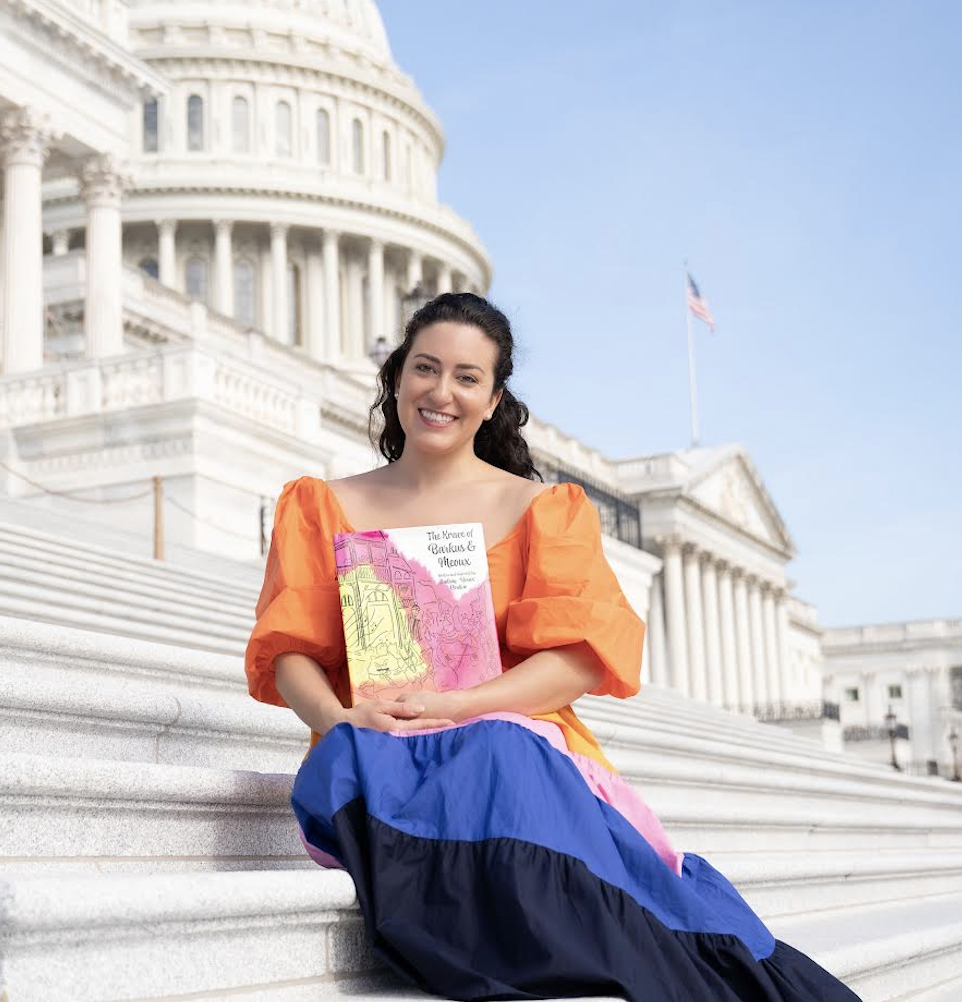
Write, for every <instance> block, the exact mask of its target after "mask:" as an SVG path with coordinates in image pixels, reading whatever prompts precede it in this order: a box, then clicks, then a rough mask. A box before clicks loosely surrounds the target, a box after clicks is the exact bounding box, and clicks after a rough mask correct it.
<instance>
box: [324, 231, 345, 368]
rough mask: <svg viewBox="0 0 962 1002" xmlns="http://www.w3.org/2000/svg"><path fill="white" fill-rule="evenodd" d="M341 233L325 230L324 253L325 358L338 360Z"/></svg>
mask: <svg viewBox="0 0 962 1002" xmlns="http://www.w3.org/2000/svg"><path fill="white" fill-rule="evenodd" d="M339 237H340V234H339V233H338V232H337V231H336V230H325V231H324V241H323V248H322V253H323V255H324V359H325V361H327V362H336V361H337V360H338V359H339V358H340V357H341V278H340V271H341V264H340V254H339V249H338V239H339Z"/></svg>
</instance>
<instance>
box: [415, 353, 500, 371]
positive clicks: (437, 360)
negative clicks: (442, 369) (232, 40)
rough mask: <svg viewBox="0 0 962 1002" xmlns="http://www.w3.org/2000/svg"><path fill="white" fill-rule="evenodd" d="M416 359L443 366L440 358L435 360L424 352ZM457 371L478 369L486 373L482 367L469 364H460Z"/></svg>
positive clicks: (417, 355)
mask: <svg viewBox="0 0 962 1002" xmlns="http://www.w3.org/2000/svg"><path fill="white" fill-rule="evenodd" d="M414 357H415V358H426V359H429V360H430V361H432V362H437V364H438V365H440V364H441V359H440V358H435V357H434V356H433V355H426V354H425V353H424V352H423V351H419V352H418V353H417V354H416V355H415V356H414ZM455 369H477V370H478V372H484V369H482V368H481V366H480V365H470V364H469V363H468V362H458V364H457V365H456V366H455Z"/></svg>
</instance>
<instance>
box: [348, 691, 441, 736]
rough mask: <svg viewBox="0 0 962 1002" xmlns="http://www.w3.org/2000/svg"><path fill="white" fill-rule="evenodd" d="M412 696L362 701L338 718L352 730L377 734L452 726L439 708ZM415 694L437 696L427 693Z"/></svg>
mask: <svg viewBox="0 0 962 1002" xmlns="http://www.w3.org/2000/svg"><path fill="white" fill-rule="evenodd" d="M413 695H416V694H414V693H411V694H405V696H404V697H402V698H401V699H397V700H394V699H374V700H365V701H364V702H362V703H358V704H357V706H352V707H350V708H349V709H345V710H342V711H341V714H340V719H341V720H343V721H346V722H347V723H350V724H354V726H355V727H370V728H372V729H373V730H376V731H415V730H421V729H422V728H428V727H451V726H452V725H453V724H454V723H455V721H454V719H453V718H451V717H448V716H445V715H444V713H443V712H441V708H440V706H439V705H430V704H427V705H426V701H425V700H421V699H412V698H411V697H412V696H413ZM417 695H426V696H437V695H442V694H441V693H434V692H426V693H417Z"/></svg>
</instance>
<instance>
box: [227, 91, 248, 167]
mask: <svg viewBox="0 0 962 1002" xmlns="http://www.w3.org/2000/svg"><path fill="white" fill-rule="evenodd" d="M231 149H232V150H233V151H234V152H235V153H250V151H251V123H250V106H249V105H248V103H247V98H246V97H235V98H234V100H233V102H232V103H231Z"/></svg>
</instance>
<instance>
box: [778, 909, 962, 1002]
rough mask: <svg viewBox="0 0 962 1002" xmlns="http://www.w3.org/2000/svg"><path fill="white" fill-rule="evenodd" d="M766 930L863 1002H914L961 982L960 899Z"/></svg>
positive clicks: (814, 918) (794, 921) (787, 921)
mask: <svg viewBox="0 0 962 1002" xmlns="http://www.w3.org/2000/svg"><path fill="white" fill-rule="evenodd" d="M769 927H770V928H771V930H772V932H773V933H774V935H775V936H777V937H778V938H779V939H781V940H784V941H785V942H786V943H790V944H791V945H792V946H794V947H796V948H797V949H800V950H803V951H804V952H805V953H808V954H809V955H810V956H812V957H813V958H815V959H817V961H818V963H820V964H821V965H822V966H823V967H825V968H826V969H827V970H829V971H831V972H832V973H833V974H835V975H836V976H838V977H840V978H842V980H843V981H844V982H845V983H846V984H847V985H848V986H849V987H850V988H851V989H852V990H853V991H854V992H855V993H856V994H857V995H860V996H861V997H862V999H863V1000H864V1002H896V1000H902V999H906V998H911V999H913V1002H914V1000H916V999H919V998H920V997H921V993H923V992H924V991H925V990H927V989H929V988H935V987H936V986H944V984H945V983H946V982H950V981H951V980H953V979H958V978H960V977H962V896H960V895H959V894H958V893H949V894H941V895H932V896H930V897H923V898H918V899H908V900H906V899H902V900H897V901H894V902H892V903H890V904H888V905H886V906H884V907H880V906H878V905H875V906H866V907H862V908H851V909H843V910H841V911H839V912H838V913H836V914H835V915H833V914H832V913H822V912H819V913H817V914H815V915H804V916H794V917H786V918H782V919H776V920H774V921H771V922H769Z"/></svg>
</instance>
